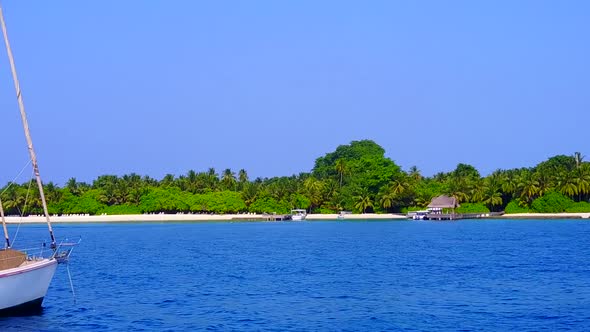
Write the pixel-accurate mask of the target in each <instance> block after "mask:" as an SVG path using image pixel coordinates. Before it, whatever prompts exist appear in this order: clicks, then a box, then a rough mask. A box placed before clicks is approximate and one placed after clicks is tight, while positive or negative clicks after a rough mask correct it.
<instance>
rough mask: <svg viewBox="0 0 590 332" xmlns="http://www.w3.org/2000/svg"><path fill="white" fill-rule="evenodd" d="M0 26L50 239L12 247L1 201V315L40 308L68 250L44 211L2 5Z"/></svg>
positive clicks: (35, 158) (38, 176) (41, 190)
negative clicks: (32, 246) (36, 246)
mask: <svg viewBox="0 0 590 332" xmlns="http://www.w3.org/2000/svg"><path fill="white" fill-rule="evenodd" d="M0 25H1V27H2V33H3V36H4V44H5V46H6V51H7V53H8V60H9V61H10V68H11V71H12V78H13V80H14V87H15V89H16V97H17V100H18V106H19V109H20V113H21V118H22V123H23V127H24V132H25V138H26V140H27V146H28V150H29V155H30V160H31V164H32V166H33V173H34V174H35V178H36V180H37V185H38V187H39V194H40V198H41V202H42V205H43V212H44V214H45V218H46V221H47V226H48V229H49V236H50V238H51V244H50V250H46V249H43V248H41V249H40V251H39V252H33V253H32V252H31V251H30V250H26V251H25V250H15V249H13V248H12V247H11V242H10V238H9V234H8V229H7V227H6V220H5V218H4V209H3V207H2V202H1V200H0V218H1V219H2V228H3V231H4V240H5V244H4V248H3V249H0V315H12V314H22V313H25V314H26V313H28V312H35V311H38V310H39V309H41V304H42V302H43V298H44V297H45V295H46V294H47V289H48V288H49V284H50V283H51V280H52V279H53V275H54V274H55V270H56V268H57V264H58V263H61V262H66V261H67V259H68V257H69V255H70V253H71V249H68V250H63V247H62V245H61V244H60V245H57V244H56V241H55V236H54V234H53V228H52V227H51V221H50V218H49V212H48V210H47V202H46V200H45V194H44V193H43V184H42V182H41V176H40V175H39V167H38V164H37V157H36V155H35V150H34V149H33V141H32V140H31V134H30V132H29V125H28V122H27V115H26V113H25V108H24V103H23V97H22V95H21V90H20V85H19V81H18V78H17V75H16V68H15V64H14V58H13V56H12V50H11V48H10V43H9V41H8V35H7V32H6V23H5V21H4V13H3V12H2V8H1V6H0ZM41 247H43V246H41Z"/></svg>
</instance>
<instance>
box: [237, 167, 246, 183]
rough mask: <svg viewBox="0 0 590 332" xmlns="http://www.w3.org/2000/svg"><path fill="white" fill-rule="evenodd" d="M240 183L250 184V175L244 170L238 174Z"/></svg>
mask: <svg viewBox="0 0 590 332" xmlns="http://www.w3.org/2000/svg"><path fill="white" fill-rule="evenodd" d="M238 181H240V183H246V182H248V173H247V172H246V170H245V169H243V168H242V169H241V170H240V171H239V172H238Z"/></svg>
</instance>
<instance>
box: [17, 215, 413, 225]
mask: <svg viewBox="0 0 590 332" xmlns="http://www.w3.org/2000/svg"><path fill="white" fill-rule="evenodd" d="M268 219H269V215H262V214H223V215H220V214H128V215H100V216H89V215H69V216H52V217H51V222H54V223H109V222H162V221H247V220H251V221H257V220H258V221H265V220H268ZM344 219H345V220H359V219H364V220H366V219H370V220H391V219H406V216H405V215H398V214H370V213H367V214H347V215H345V216H344ZM307 220H338V214H309V215H307ZM6 222H7V223H10V224H14V223H21V222H22V223H44V222H45V217H42V216H28V217H22V218H21V217H14V216H10V217H6Z"/></svg>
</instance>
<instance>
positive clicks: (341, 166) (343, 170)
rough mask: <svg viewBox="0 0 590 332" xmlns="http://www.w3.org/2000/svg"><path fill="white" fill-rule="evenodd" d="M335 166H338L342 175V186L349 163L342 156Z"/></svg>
mask: <svg viewBox="0 0 590 332" xmlns="http://www.w3.org/2000/svg"><path fill="white" fill-rule="evenodd" d="M334 167H335V168H336V172H338V174H339V175H340V187H342V179H343V177H344V174H346V173H348V165H347V164H346V161H345V160H344V159H342V158H341V159H338V160H336V163H335V164H334Z"/></svg>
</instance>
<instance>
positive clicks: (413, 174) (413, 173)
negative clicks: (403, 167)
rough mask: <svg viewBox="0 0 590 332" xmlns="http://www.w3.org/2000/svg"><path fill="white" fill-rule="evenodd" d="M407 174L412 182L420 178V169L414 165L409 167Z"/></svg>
mask: <svg viewBox="0 0 590 332" xmlns="http://www.w3.org/2000/svg"><path fill="white" fill-rule="evenodd" d="M408 175H409V176H410V178H411V179H412V180H414V182H418V181H420V180H422V174H420V170H419V169H418V167H416V166H412V167H410V172H409V173H408Z"/></svg>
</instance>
